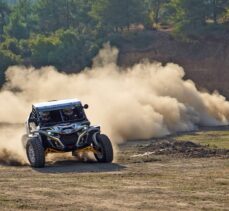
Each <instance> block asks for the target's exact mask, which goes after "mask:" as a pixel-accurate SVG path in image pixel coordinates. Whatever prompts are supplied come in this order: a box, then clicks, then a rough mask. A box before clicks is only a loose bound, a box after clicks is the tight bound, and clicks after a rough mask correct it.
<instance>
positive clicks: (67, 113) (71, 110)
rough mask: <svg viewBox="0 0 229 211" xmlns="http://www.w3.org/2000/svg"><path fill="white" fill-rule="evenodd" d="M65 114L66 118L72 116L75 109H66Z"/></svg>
mask: <svg viewBox="0 0 229 211" xmlns="http://www.w3.org/2000/svg"><path fill="white" fill-rule="evenodd" d="M63 113H64V115H65V116H72V115H73V114H74V111H73V108H65V109H63Z"/></svg>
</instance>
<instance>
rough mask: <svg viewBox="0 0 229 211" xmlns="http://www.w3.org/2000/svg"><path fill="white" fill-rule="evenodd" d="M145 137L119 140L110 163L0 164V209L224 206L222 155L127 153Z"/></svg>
mask: <svg viewBox="0 0 229 211" xmlns="http://www.w3.org/2000/svg"><path fill="white" fill-rule="evenodd" d="M209 133H210V131H209V132H208V134H209ZM212 133H213V132H212ZM214 133H216V135H217V134H219V135H218V137H217V139H221V135H222V134H221V132H219V133H218V132H214ZM225 133H226V132H225ZM194 136H195V137H198V136H202V133H200V134H197V135H194ZM203 136H205V134H204V135H203ZM222 137H224V135H222ZM179 138H180V137H179ZM199 139H201V138H199ZM199 139H196V140H199ZM148 142H150V141H148ZM148 142H147V141H144V142H129V143H128V144H125V145H123V146H121V147H120V151H119V153H118V159H117V163H114V164H97V163H79V162H73V161H62V162H56V163H54V164H52V165H51V164H48V167H46V168H44V169H40V170H35V169H31V168H30V167H29V166H22V167H12V166H0V187H1V189H0V210H139V209H141V210H228V207H229V200H228V198H229V162H228V159H222V158H217V157H211V158H175V157H170V156H167V155H150V156H148V155H146V156H142V157H141V156H140V157H133V155H135V154H136V153H139V149H138V148H139V145H144V144H148ZM227 144H228V143H226V145H227Z"/></svg>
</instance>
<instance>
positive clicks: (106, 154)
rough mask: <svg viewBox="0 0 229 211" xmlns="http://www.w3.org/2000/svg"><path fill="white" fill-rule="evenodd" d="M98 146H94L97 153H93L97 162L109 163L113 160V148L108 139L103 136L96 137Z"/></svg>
mask: <svg viewBox="0 0 229 211" xmlns="http://www.w3.org/2000/svg"><path fill="white" fill-rule="evenodd" d="M96 141H97V143H98V145H95V146H94V147H95V149H96V150H97V153H94V155H95V158H96V159H97V161H98V162H103V163H111V162H112V160H113V147H112V144H111V141H110V139H109V138H108V137H107V136H106V135H104V134H98V135H97V136H96Z"/></svg>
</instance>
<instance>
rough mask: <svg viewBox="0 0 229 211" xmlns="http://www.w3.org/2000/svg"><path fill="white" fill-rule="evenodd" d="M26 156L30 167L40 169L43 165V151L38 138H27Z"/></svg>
mask: <svg viewBox="0 0 229 211" xmlns="http://www.w3.org/2000/svg"><path fill="white" fill-rule="evenodd" d="M26 154H27V157H28V160H29V162H30V165H31V166H32V167H34V168H42V167H44V165H45V150H44V147H43V145H42V143H41V142H40V140H39V138H37V137H34V138H29V140H28V142H27V144H26Z"/></svg>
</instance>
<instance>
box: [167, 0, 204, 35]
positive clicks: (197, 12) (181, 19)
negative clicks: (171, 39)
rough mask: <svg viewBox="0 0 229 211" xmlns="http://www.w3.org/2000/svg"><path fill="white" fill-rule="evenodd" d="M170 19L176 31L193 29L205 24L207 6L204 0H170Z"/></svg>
mask: <svg viewBox="0 0 229 211" xmlns="http://www.w3.org/2000/svg"><path fill="white" fill-rule="evenodd" d="M169 7H170V11H171V15H170V17H171V18H170V19H171V21H172V22H173V24H174V25H175V28H176V31H183V32H185V31H189V32H191V31H195V30H197V29H198V28H201V27H203V26H204V25H205V24H206V17H207V14H208V6H207V3H206V1H205V0H192V1H190V0H171V2H170V3H169Z"/></svg>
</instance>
